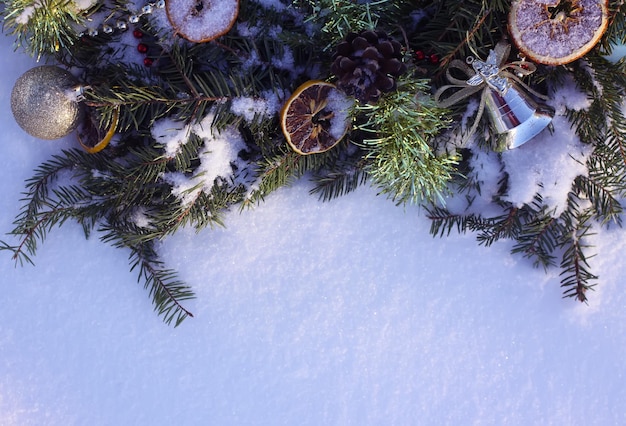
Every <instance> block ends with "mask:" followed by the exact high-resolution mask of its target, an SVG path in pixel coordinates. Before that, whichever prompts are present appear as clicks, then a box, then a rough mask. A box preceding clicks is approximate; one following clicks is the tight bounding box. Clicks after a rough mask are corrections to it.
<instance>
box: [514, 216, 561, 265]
mask: <svg viewBox="0 0 626 426" xmlns="http://www.w3.org/2000/svg"><path fill="white" fill-rule="evenodd" d="M562 233H563V227H562V224H561V222H560V221H559V220H558V219H557V218H555V217H553V216H552V215H550V214H548V213H547V212H546V207H545V206H542V208H541V209H540V211H538V212H535V214H534V215H533V216H532V218H531V219H530V220H529V221H528V222H526V223H524V224H523V225H522V226H521V229H520V231H519V233H517V235H515V241H516V244H515V246H514V247H513V249H512V250H511V253H513V254H515V253H520V254H522V255H523V256H524V257H526V258H530V259H534V261H533V264H534V266H535V267H537V266H539V265H541V266H543V268H544V270H547V269H548V267H549V266H553V265H555V260H554V259H555V256H554V254H553V252H554V251H555V250H556V249H557V248H558V247H559V243H560V236H561V235H562Z"/></svg>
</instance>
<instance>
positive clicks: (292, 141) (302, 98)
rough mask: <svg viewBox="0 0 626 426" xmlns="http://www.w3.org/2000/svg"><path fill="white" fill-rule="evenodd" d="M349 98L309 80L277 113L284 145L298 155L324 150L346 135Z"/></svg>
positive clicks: (349, 107) (326, 85) (333, 88)
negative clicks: (284, 139) (288, 146)
mask: <svg viewBox="0 0 626 426" xmlns="http://www.w3.org/2000/svg"><path fill="white" fill-rule="evenodd" d="M353 104H354V101H353V99H351V98H349V97H348V96H346V95H345V94H344V93H343V92H341V91H340V90H338V89H337V87H335V85H334V84H331V83H327V82H325V81H319V80H310V81H307V82H306V83H304V84H302V85H301V86H300V87H298V88H297V89H296V91H295V92H294V93H293V94H292V95H291V97H290V98H289V99H288V100H287V102H286V103H285V105H284V106H283V108H282V110H281V112H280V124H281V127H282V129H283V133H284V135H285V138H287V142H288V143H289V145H290V146H291V148H293V150H294V151H296V152H297V153H299V154H303V155H306V154H314V153H319V152H324V151H328V150H329V149H330V148H332V147H333V146H335V145H337V143H339V141H340V140H341V138H343V137H344V135H345V134H346V133H347V132H348V129H349V128H350V123H351V117H350V109H351V107H352V106H353Z"/></svg>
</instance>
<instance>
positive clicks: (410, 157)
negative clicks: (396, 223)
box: [357, 77, 458, 204]
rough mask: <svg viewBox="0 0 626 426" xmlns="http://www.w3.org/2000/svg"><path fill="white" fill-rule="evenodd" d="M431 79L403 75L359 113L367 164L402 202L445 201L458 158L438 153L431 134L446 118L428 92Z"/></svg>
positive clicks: (375, 179)
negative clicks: (362, 116)
mask: <svg viewBox="0 0 626 426" xmlns="http://www.w3.org/2000/svg"><path fill="white" fill-rule="evenodd" d="M426 87H427V86H426V82H425V81H422V80H411V79H410V77H409V78H407V77H404V78H403V79H401V80H400V81H399V82H398V89H397V91H395V92H391V93H387V94H384V95H383V96H382V97H381V98H380V100H379V101H378V103H377V104H375V105H361V106H359V107H357V113H361V114H365V115H366V116H367V122H366V123H365V124H363V125H360V126H359V129H360V130H361V131H363V132H365V133H366V134H369V135H371V136H370V137H369V138H365V139H364V140H363V142H362V146H363V148H364V149H365V151H366V153H365V161H366V162H367V165H366V167H365V170H366V171H367V173H368V174H369V175H370V177H371V178H372V181H373V182H374V184H375V185H376V186H378V187H379V188H380V190H381V192H382V193H385V194H388V195H389V196H390V198H391V199H392V200H393V201H394V202H396V203H397V204H405V203H407V202H409V203H420V202H422V201H438V202H443V199H444V193H445V192H446V190H447V184H448V182H449V181H450V180H451V179H452V176H453V175H454V173H455V172H454V167H455V165H456V164H457V163H458V161H457V157H456V156H454V155H450V156H448V155H440V156H438V155H436V154H435V153H434V149H433V147H432V146H431V145H430V142H431V138H433V136H434V135H436V134H437V133H438V132H439V131H440V130H441V129H442V128H443V127H444V125H445V124H446V119H445V118H444V112H445V111H444V110H443V109H441V108H437V107H435V106H434V103H433V101H432V99H431V98H430V97H429V96H428V95H426V94H425V91H426Z"/></svg>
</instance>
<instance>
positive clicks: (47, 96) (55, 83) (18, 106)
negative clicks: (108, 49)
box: [11, 65, 82, 139]
mask: <svg viewBox="0 0 626 426" xmlns="http://www.w3.org/2000/svg"><path fill="white" fill-rule="evenodd" d="M76 87H78V81H77V80H76V78H75V77H74V76H73V75H72V74H70V73H69V72H67V71H65V70H64V69H62V68H59V67H56V66H51V65H43V66H39V67H35V68H32V69H30V70H28V71H26V72H25V73H24V74H22V76H21V77H20V78H18V79H17V81H16V82H15V86H13V92H12V93H11V110H12V111H13V116H14V118H15V121H16V122H17V124H19V126H20V127H21V128H22V129H23V130H24V131H26V132H27V133H28V134H30V135H31V136H34V137H36V138H39V139H59V138H62V137H63V136H66V135H68V134H69V133H71V132H72V131H73V130H74V129H76V127H77V126H78V123H79V121H80V119H81V116H82V107H81V104H80V103H79V102H78V101H77V99H76V92H75V90H74V89H75V88H76Z"/></svg>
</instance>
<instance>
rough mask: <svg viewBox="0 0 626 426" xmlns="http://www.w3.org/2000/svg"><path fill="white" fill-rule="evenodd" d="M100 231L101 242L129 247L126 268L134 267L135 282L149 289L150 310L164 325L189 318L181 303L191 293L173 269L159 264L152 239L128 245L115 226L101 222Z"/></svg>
mask: <svg viewBox="0 0 626 426" xmlns="http://www.w3.org/2000/svg"><path fill="white" fill-rule="evenodd" d="M101 231H103V232H105V234H104V235H103V236H102V237H101V240H102V241H104V242H107V243H109V244H112V245H113V246H114V247H117V248H127V249H130V256H129V261H130V265H131V267H130V270H131V271H134V270H135V269H137V270H138V276H137V280H138V282H141V281H143V283H144V288H146V289H149V297H151V298H152V303H153V305H154V309H155V311H157V313H158V315H160V316H163V321H164V322H165V323H166V324H171V322H172V321H174V327H178V326H179V325H180V324H181V323H182V322H183V321H184V320H185V319H186V318H187V317H193V314H192V313H191V311H189V310H188V309H186V308H185V307H184V306H183V302H185V301H187V300H191V299H194V298H195V295H194V293H193V292H192V291H191V289H190V288H189V286H187V285H186V284H185V283H184V282H182V281H181V280H180V279H178V277H177V274H176V272H174V271H173V270H171V269H165V268H163V267H162V262H161V261H160V260H159V258H158V255H157V253H156V251H155V250H154V240H150V241H146V242H144V243H140V244H128V239H127V236H125V235H124V233H123V232H120V230H119V229H117V227H116V226H111V225H105V226H103V227H102V228H101Z"/></svg>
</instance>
